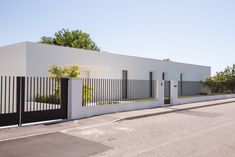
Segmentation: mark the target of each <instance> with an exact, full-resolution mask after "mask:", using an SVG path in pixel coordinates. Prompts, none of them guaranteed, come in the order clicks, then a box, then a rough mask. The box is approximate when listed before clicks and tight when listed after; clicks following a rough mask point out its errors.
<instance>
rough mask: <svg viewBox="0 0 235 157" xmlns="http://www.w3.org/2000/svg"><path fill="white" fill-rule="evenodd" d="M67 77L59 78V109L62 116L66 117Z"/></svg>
mask: <svg viewBox="0 0 235 157" xmlns="http://www.w3.org/2000/svg"><path fill="white" fill-rule="evenodd" d="M68 80H69V79H68V78H61V89H60V90H61V111H62V112H63V113H62V115H63V118H64V119H67V118H68Z"/></svg>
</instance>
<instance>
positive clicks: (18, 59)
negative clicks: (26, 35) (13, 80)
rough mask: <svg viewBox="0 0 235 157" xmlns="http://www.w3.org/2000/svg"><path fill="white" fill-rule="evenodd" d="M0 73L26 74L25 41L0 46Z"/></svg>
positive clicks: (11, 74) (9, 74) (8, 74)
mask: <svg viewBox="0 0 235 157" xmlns="http://www.w3.org/2000/svg"><path fill="white" fill-rule="evenodd" d="M0 75H3V76H4V75H7V76H24V75H26V43H19V44H14V45H9V46H4V47H0Z"/></svg>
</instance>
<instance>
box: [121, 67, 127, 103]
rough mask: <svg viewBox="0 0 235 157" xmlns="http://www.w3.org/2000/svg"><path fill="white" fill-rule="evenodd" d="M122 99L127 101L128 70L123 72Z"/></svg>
mask: <svg viewBox="0 0 235 157" xmlns="http://www.w3.org/2000/svg"><path fill="white" fill-rule="evenodd" d="M122 98H123V99H127V70H123V71H122Z"/></svg>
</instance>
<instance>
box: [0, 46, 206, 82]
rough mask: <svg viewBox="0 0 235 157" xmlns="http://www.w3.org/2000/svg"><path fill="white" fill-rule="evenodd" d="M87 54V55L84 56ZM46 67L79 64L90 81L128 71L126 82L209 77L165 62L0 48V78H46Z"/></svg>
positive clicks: (58, 48)
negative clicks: (14, 76) (18, 76)
mask: <svg viewBox="0 0 235 157" xmlns="http://www.w3.org/2000/svg"><path fill="white" fill-rule="evenodd" d="M84 52H86V53H84ZM49 64H55V65H59V66H65V65H73V64H78V65H79V66H80V69H81V71H89V77H90V78H113V79H120V78H122V70H128V79H147V80H148V79H149V72H150V71H151V72H153V79H154V80H161V78H162V72H165V73H166V79H167V80H179V78H180V73H183V78H184V81H200V80H204V79H205V78H207V77H209V76H210V67H207V66H198V65H192V64H183V63H176V62H166V61H161V60H155V59H147V58H140V57H133V56H126V55H118V54H111V53H105V52H94V51H88V50H82V49H76V48H68V47H61V46H52V45H45V44H39V43H31V42H23V43H19V44H14V45H10V46H6V47H1V48H0V74H2V75H28V76H47V71H48V69H49Z"/></svg>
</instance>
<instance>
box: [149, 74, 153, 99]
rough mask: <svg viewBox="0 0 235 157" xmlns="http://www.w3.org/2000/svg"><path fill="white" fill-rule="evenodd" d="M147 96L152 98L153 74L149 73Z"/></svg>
mask: <svg viewBox="0 0 235 157" xmlns="http://www.w3.org/2000/svg"><path fill="white" fill-rule="evenodd" d="M149 96H150V97H153V72H149Z"/></svg>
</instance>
